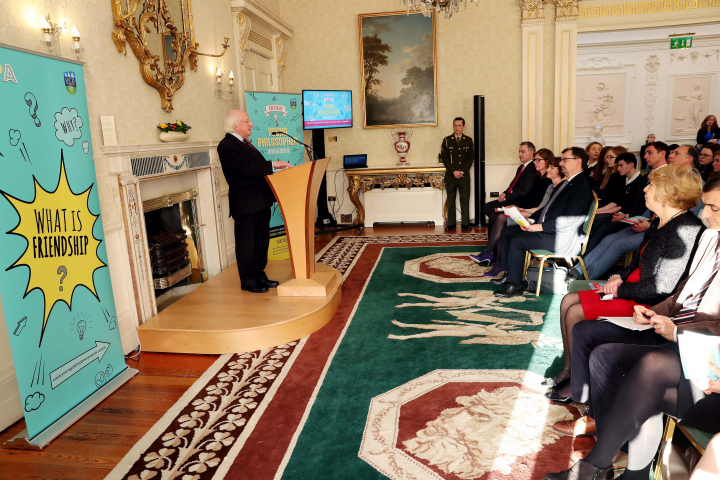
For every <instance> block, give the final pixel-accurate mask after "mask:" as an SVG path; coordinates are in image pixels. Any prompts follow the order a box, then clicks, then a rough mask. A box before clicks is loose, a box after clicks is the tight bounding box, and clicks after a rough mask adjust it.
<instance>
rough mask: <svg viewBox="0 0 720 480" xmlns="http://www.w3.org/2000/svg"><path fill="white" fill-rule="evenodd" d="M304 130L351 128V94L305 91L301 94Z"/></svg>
mask: <svg viewBox="0 0 720 480" xmlns="http://www.w3.org/2000/svg"><path fill="white" fill-rule="evenodd" d="M303 108H304V112H305V113H304V117H305V118H304V120H305V122H304V125H303V126H304V127H305V128H342V127H351V126H352V95H351V92H349V91H348V92H337V91H333V92H323V91H306V92H304V93H303Z"/></svg>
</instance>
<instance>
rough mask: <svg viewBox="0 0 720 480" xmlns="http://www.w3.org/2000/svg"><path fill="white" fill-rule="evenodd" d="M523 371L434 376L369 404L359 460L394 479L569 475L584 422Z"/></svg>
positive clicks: (448, 372) (443, 372) (437, 373)
mask: <svg viewBox="0 0 720 480" xmlns="http://www.w3.org/2000/svg"><path fill="white" fill-rule="evenodd" d="M542 380H543V378H542V376H540V375H537V374H535V373H532V372H528V371H525V370H435V371H433V372H430V373H428V374H427V375H424V376H422V377H420V378H417V379H415V380H412V381H410V382H408V383H406V384H404V385H401V386H399V387H397V388H395V389H393V390H391V391H389V392H387V393H384V394H382V395H379V396H377V397H375V398H373V399H372V401H371V403H370V409H369V413H368V417H367V423H366V426H365V431H364V434H363V439H362V444H361V447H360V452H359V456H360V458H362V459H363V460H365V461H366V462H368V463H369V464H370V465H372V466H373V467H375V468H376V469H377V470H378V471H380V472H381V473H382V474H384V475H386V476H388V477H389V478H391V479H410V478H422V479H443V480H447V479H463V480H476V479H483V480H490V479H496V478H497V479H500V478H502V479H508V478H516V479H523V480H524V479H534V478H543V476H544V474H545V473H547V472H548V471H559V470H563V469H564V468H567V466H565V465H566V464H567V462H568V457H569V454H570V452H571V451H572V449H573V439H572V438H570V437H564V436H562V435H560V434H559V433H557V432H556V431H555V430H553V424H554V423H555V422H558V421H561V420H571V419H573V418H577V417H578V416H579V412H578V411H577V409H576V408H575V407H573V406H564V405H557V404H554V403H551V402H549V401H547V399H545V397H544V396H543V395H542V392H544V391H545V390H546V387H543V386H541V385H540V383H541V382H542Z"/></svg>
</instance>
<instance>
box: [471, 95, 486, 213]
mask: <svg viewBox="0 0 720 480" xmlns="http://www.w3.org/2000/svg"><path fill="white" fill-rule="evenodd" d="M473 111H474V116H473V120H474V121H473V124H474V125H475V131H474V134H475V175H474V177H475V178H474V181H475V198H474V200H475V224H476V225H478V226H482V227H486V226H487V222H486V221H485V214H484V213H483V207H484V206H485V95H475V97H474V99H473Z"/></svg>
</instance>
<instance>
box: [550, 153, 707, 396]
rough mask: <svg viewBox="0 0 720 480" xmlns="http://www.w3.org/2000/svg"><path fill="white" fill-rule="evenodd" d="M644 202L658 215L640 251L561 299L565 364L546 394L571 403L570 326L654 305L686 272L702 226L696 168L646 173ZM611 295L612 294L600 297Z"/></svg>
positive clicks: (670, 168)
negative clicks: (593, 284) (598, 283)
mask: <svg viewBox="0 0 720 480" xmlns="http://www.w3.org/2000/svg"><path fill="white" fill-rule="evenodd" d="M649 178H650V183H649V184H648V186H647V187H646V188H645V199H646V204H647V206H648V208H649V209H650V210H652V211H653V212H655V213H656V214H657V215H658V217H657V218H656V219H655V220H653V221H652V222H651V224H650V227H649V228H648V229H647V230H646V232H645V237H644V239H643V243H642V244H641V246H640V254H639V255H636V256H635V258H634V259H633V262H632V264H630V266H629V267H627V268H625V269H623V270H620V272H618V273H617V274H616V275H613V276H612V277H610V279H609V280H608V282H607V283H606V284H605V285H603V286H602V287H601V288H599V289H597V290H595V291H593V290H590V291H585V292H579V293H569V294H567V295H565V297H564V298H563V300H562V303H561V304H560V328H561V331H562V337H563V345H564V350H565V363H564V365H563V369H562V370H561V371H560V373H559V374H558V375H557V376H556V377H555V379H554V380H555V386H554V387H553V389H552V390H551V391H550V392H548V394H547V395H548V398H550V399H551V400H554V401H556V402H564V403H570V402H571V401H572V399H571V398H570V385H569V384H568V383H569V380H570V370H571V369H570V366H571V360H572V357H571V352H572V331H573V327H574V326H575V325H576V324H577V323H579V322H582V321H583V320H595V319H597V318H600V317H631V316H632V315H633V313H634V311H633V307H634V306H635V305H638V304H641V305H652V304H654V303H657V302H659V301H660V300H662V299H664V298H667V296H668V295H672V294H673V293H674V292H675V290H676V289H677V286H678V284H679V283H680V282H681V281H682V280H683V279H684V278H685V277H686V276H687V274H688V268H689V261H690V257H691V256H692V252H693V251H694V249H695V246H696V245H697V242H698V240H699V238H700V234H701V233H702V231H703V230H704V228H705V227H704V226H703V224H702V222H701V221H700V220H699V219H698V218H697V217H696V216H695V215H693V214H692V213H690V212H688V209H689V208H691V207H693V206H695V205H696V204H697V202H698V199H699V198H700V191H701V187H702V182H701V180H700V177H699V176H698V175H697V174H693V173H691V172H689V171H684V170H682V169H681V168H680V167H672V166H667V167H664V168H661V169H658V170H655V171H653V172H651V173H650V174H649ZM606 295H610V296H611V297H610V298H612V299H611V300H602V298H603V297H605V296H606Z"/></svg>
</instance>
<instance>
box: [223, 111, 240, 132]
mask: <svg viewBox="0 0 720 480" xmlns="http://www.w3.org/2000/svg"><path fill="white" fill-rule="evenodd" d="M239 119H240V115H239V114H238V110H233V111H231V112H229V113H228V114H227V117H225V133H233V132H234V131H235V128H234V127H235V124H236V123H237V122H238V120H239Z"/></svg>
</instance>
